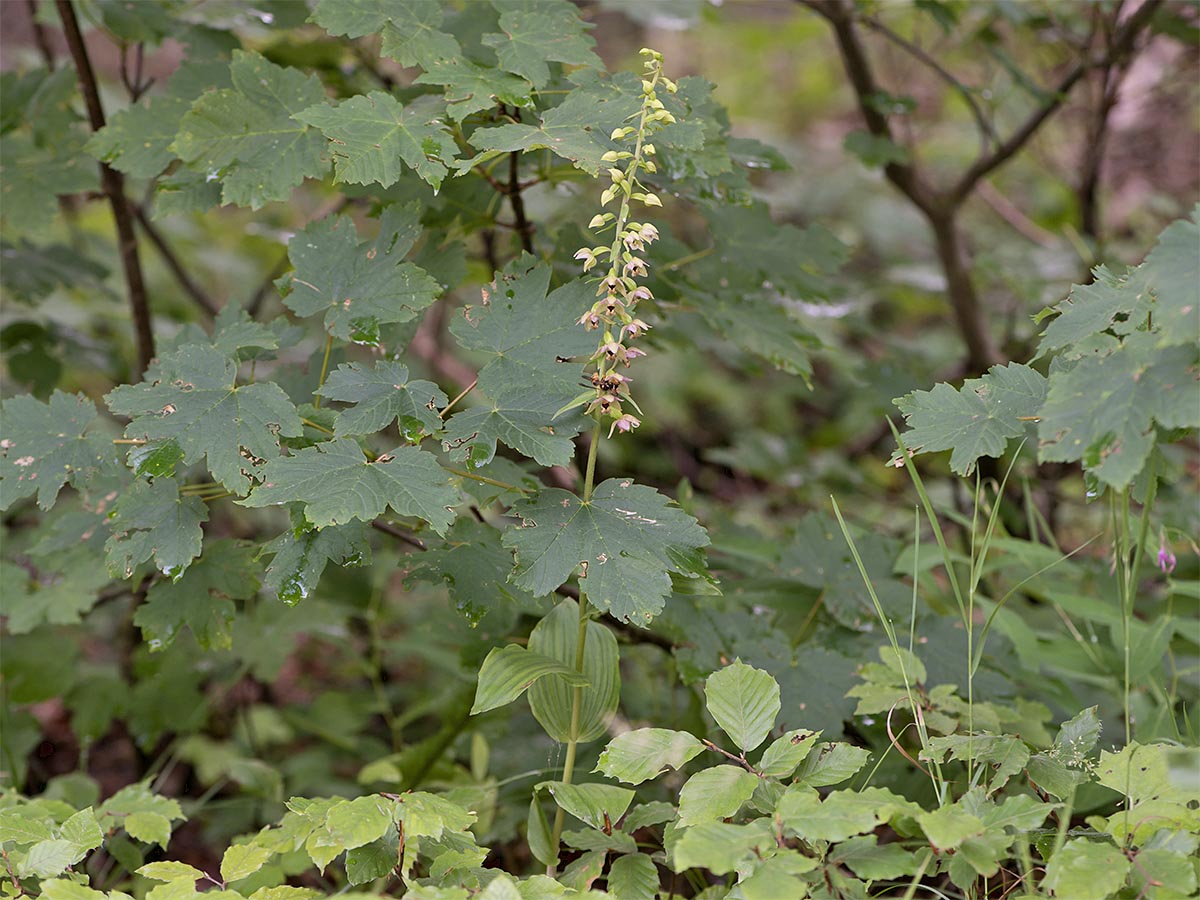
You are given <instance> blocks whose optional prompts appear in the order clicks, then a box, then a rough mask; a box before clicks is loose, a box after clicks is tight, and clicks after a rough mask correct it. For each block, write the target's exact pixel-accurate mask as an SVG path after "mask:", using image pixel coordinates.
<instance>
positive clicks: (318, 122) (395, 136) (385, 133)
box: [295, 91, 458, 188]
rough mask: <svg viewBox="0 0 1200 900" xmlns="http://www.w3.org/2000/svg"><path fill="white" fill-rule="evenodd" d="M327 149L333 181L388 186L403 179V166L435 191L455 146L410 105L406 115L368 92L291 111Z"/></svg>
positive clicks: (433, 119)
mask: <svg viewBox="0 0 1200 900" xmlns="http://www.w3.org/2000/svg"><path fill="white" fill-rule="evenodd" d="M295 118H296V120H297V121H300V122H304V123H306V124H308V125H312V126H313V127H314V128H318V129H320V131H321V132H322V133H323V134H324V135H325V137H327V138H328V139H329V141H330V143H331V144H332V147H331V152H332V154H333V171H334V175H335V177H336V180H337V181H340V182H344V183H349V184H379V185H381V186H382V187H389V186H391V185H393V184H395V183H396V182H397V181H398V180H399V179H400V176H401V175H402V174H403V171H404V170H403V166H401V165H400V163H401V161H403V162H404V163H405V164H406V165H408V167H409V168H411V169H412V170H413V171H415V172H416V173H417V175H419V176H420V177H421V178H422V179H423V180H424V181H426V182H427V183H429V184H431V185H433V187H434V188H437V187H439V186H440V185H441V183H442V179H444V178H445V177H446V173H447V172H448V171H449V169H448V168H447V166H446V163H447V162H448V161H450V160H452V159H454V157H455V155H456V152H457V149H458V147H457V145H456V144H455V143H454V138H453V137H452V136H451V134H450V132H449V131H448V130H447V129H446V126H445V125H444V124H443V123H442V122H441V121H439V120H438V119H437V118H436V117H434V116H432V115H429V114H426V113H425V112H423V111H422V110H420V109H419V108H417V106H416V105H415V104H414V105H412V106H410V107H409V108H408V109H407V110H406V109H405V108H404V107H403V106H401V105H400V102H399V101H398V100H396V98H395V97H393V96H392V95H391V94H385V93H384V92H383V91H372V92H371V93H369V94H363V95H358V96H355V97H351V98H350V99H348V100H343V101H342V102H341V103H339V104H338V105H336V106H330V105H328V104H325V103H320V104H317V105H314V106H310V107H308V108H307V109H305V110H302V111H300V112H297V113H296V115H295Z"/></svg>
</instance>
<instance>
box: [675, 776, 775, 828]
mask: <svg viewBox="0 0 1200 900" xmlns="http://www.w3.org/2000/svg"><path fill="white" fill-rule="evenodd" d="M758 781H759V779H758V776H757V775H755V774H754V773H753V772H747V771H746V770H745V769H743V768H742V767H741V766H713V767H712V768H711V769H703V770H701V771H699V772H697V773H696V774H695V775H693V776H692V777H691V778H689V779H688V780H687V783H686V784H684V786H683V788H682V789H681V790H680V792H679V824H680V825H698V824H700V823H701V822H715V821H716V820H718V819H727V818H729V817H730V816H732V815H733V814H734V813H736V812H737V811H738V810H739V809H741V807H742V804H743V803H745V802H746V801H747V800H749V799H750V797H751V795H753V794H754V789H755V788H757V787H758Z"/></svg>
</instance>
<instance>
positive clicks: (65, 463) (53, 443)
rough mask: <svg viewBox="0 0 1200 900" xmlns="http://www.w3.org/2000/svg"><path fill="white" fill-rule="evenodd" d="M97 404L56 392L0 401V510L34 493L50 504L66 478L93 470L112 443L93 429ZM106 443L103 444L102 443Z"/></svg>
mask: <svg viewBox="0 0 1200 900" xmlns="http://www.w3.org/2000/svg"><path fill="white" fill-rule="evenodd" d="M97 421H98V417H97V415H96V405H95V404H94V403H92V401H91V400H89V399H87V397H85V396H84V395H83V394H64V393H62V392H61V391H55V392H54V393H53V394H52V395H51V397H50V400H49V401H48V402H46V403H43V402H41V401H40V400H38V399H36V398H34V397H30V396H28V395H22V396H19V397H11V398H9V399H8V400H5V401H4V403H3V405H0V426H2V427H0V431H2V432H3V438H0V509H8V508H9V507H11V506H12V505H13V504H14V503H15V502H17V501H18V500H20V499H21V498H22V497H32V496H34V495H35V494H36V495H37V503H38V506H40V507H41V508H42V509H49V508H50V507H51V506H53V505H54V501H55V500H56V499H57V498H58V492H59V491H60V490H61V489H62V486H63V485H64V484H66V483H67V482H68V481H69V482H71V483H73V484H74V483H78V482H79V481H80V480H81V479H84V478H86V477H87V476H88V474H89V473H91V472H93V471H95V470H96V469H97V468H98V467H99V466H100V465H101V462H102V460H103V458H104V456H105V455H107V451H110V450H111V449H112V445H111V444H109V443H108V442H107V441H105V440H104V439H103V438H102V437H100V436H99V435H97V434H95V426H96V423H97ZM106 444H107V447H106V446H105V445H106Z"/></svg>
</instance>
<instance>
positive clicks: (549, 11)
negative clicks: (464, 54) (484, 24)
mask: <svg viewBox="0 0 1200 900" xmlns="http://www.w3.org/2000/svg"><path fill="white" fill-rule="evenodd" d="M522 5H524V4H522ZM497 8H499V9H501V13H500V30H501V31H503V32H504V34H486V35H484V36H483V43H484V44H485V45H486V46H488V47H491V48H493V49H494V50H495V51H496V56H497V57H498V58H499V60H500V66H501V68H503V69H506V70H507V71H509V72H513V73H515V74H517V75H520V76H521V77H522V78H525V79H527V80H528V81H529V82H531V83H532V84H533V86H534V87H535V88H541V87H545V86H546V83H547V82H548V81H549V80H550V67H549V66H548V65H547V64H546V63H547V62H560V63H567V64H569V65H575V66H590V67H592V68H596V69H602V68H604V63H603V62H602V61H601V59H600V57H598V56H597V55H596V54H595V53H594V52H593V51H592V48H593V47H594V46H595V45H596V42H595V41H594V40H593V39H592V38H590V37H588V35H587V33H586V32H587V29H589V28H591V27H592V26H591V25H590V24H588V23H587V22H584V21H583V20H582V19H581V18H580V17H579V10H577V9H576V8H575V7H574V6H573V5H572V4H570V3H567V2H565V0H543V2H541V3H538V4H536V5H535V6H534V7H533V8H524V9H522V8H519V7H516V8H510V9H504V8H503V7H502V6H501V7H497Z"/></svg>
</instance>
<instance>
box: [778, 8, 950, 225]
mask: <svg viewBox="0 0 1200 900" xmlns="http://www.w3.org/2000/svg"><path fill="white" fill-rule="evenodd" d="M800 2H801V3H803V4H804V5H805V6H807V7H808V8H809V9H811V10H812V11H813V12H815V13H817V15H819V16H821V17H822V18H823V19H825V21H827V22H828V23H829V24H830V26H831V27H832V28H833V33H834V36H835V37H836V39H837V45H838V52H839V53H840V54H841V56H842V64H843V65H844V66H845V68H846V75H847V76H849V78H850V84H851V86H852V87H853V88H854V96H855V98H856V99H857V101H858V109H859V112H860V113H862V117H863V121H864V122H865V123H866V125H867V130H868V131H869V132H870V133H871V134H873V135H874V136H875V137H880V138H886V139H887V140H889V141H892V142H893V143H896V137H895V135H894V134H893V133H892V126H891V123H890V122H889V121H888V118H887V116H885V115H884V114H883V113H882V112H880V111H879V109H878V108H876V107H875V106H874V104H872V102H871V99H872V98H873V97H874V96H875V95H877V94H878V93H879V92H880V91H879V85H878V83H877V82H876V81H875V74H874V73H873V72H872V71H871V63H870V61H869V60H868V59H867V55H866V53H865V52H864V51H863V46H862V42H861V41H860V40H859V38H858V32H857V31H856V30H855V28H854V7H853V6H852V5H850V4H848V3H845V2H843V0H800ZM883 172H884V174H885V175H886V176H887V179H888V181H890V182H891V183H892V184H894V185H895V186H896V187H897V188H898V189H899V191H900V192H901V193H902V194H904V196H906V197H907V198H908V199H909V200H911V201H912V202H913V203H914V204H915V205H916V206H917V207H918V208H919V209H920V210H921V211H922V212H923V213H925V215H926V216H932V215H933V214H934V213H935V211H936V210H935V207H936V205H937V202H938V198H937V197H936V196H935V195H934V193H933V191H932V190H931V189H930V187H929V185H928V184H926V182H925V179H924V178H923V177H922V176H921V174H920V173H919V172H918V171H917V168H916V166H915V165H913V164H912V163H899V162H892V163H888V164H887V165H886V166H884V169H883Z"/></svg>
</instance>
